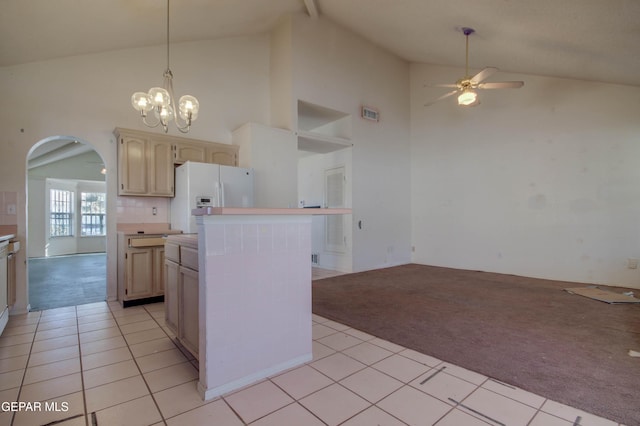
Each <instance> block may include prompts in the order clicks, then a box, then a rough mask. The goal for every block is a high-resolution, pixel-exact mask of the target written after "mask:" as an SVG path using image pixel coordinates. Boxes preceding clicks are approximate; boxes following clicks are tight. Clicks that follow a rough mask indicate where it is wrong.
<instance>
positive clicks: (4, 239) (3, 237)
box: [0, 234, 16, 242]
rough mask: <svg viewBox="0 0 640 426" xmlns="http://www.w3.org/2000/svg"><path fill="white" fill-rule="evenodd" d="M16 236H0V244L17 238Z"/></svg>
mask: <svg viewBox="0 0 640 426" xmlns="http://www.w3.org/2000/svg"><path fill="white" fill-rule="evenodd" d="M15 237H16V236H15V235H14V234H5V235H0V242H3V241H8V240H10V239H12V238H15Z"/></svg>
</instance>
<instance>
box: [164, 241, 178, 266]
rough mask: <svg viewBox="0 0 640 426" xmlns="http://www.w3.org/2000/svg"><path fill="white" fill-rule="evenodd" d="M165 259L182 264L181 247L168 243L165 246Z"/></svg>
mask: <svg viewBox="0 0 640 426" xmlns="http://www.w3.org/2000/svg"><path fill="white" fill-rule="evenodd" d="M164 258H165V259H169V260H171V261H174V262H176V263H180V246H179V245H177V244H172V243H166V244H165V245H164Z"/></svg>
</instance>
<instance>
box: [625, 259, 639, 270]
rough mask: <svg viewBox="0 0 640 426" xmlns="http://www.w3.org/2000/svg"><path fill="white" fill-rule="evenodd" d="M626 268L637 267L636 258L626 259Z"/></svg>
mask: <svg viewBox="0 0 640 426" xmlns="http://www.w3.org/2000/svg"><path fill="white" fill-rule="evenodd" d="M627 269H638V259H627Z"/></svg>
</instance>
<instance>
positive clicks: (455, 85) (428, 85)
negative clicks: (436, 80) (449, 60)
mask: <svg viewBox="0 0 640 426" xmlns="http://www.w3.org/2000/svg"><path fill="white" fill-rule="evenodd" d="M424 87H451V88H457V87H458V85H457V84H455V83H453V84H425V85H424Z"/></svg>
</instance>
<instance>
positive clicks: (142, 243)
mask: <svg viewBox="0 0 640 426" xmlns="http://www.w3.org/2000/svg"><path fill="white" fill-rule="evenodd" d="M164 241H165V240H164V238H162V237H149V238H129V247H154V246H163V245H164Z"/></svg>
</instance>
